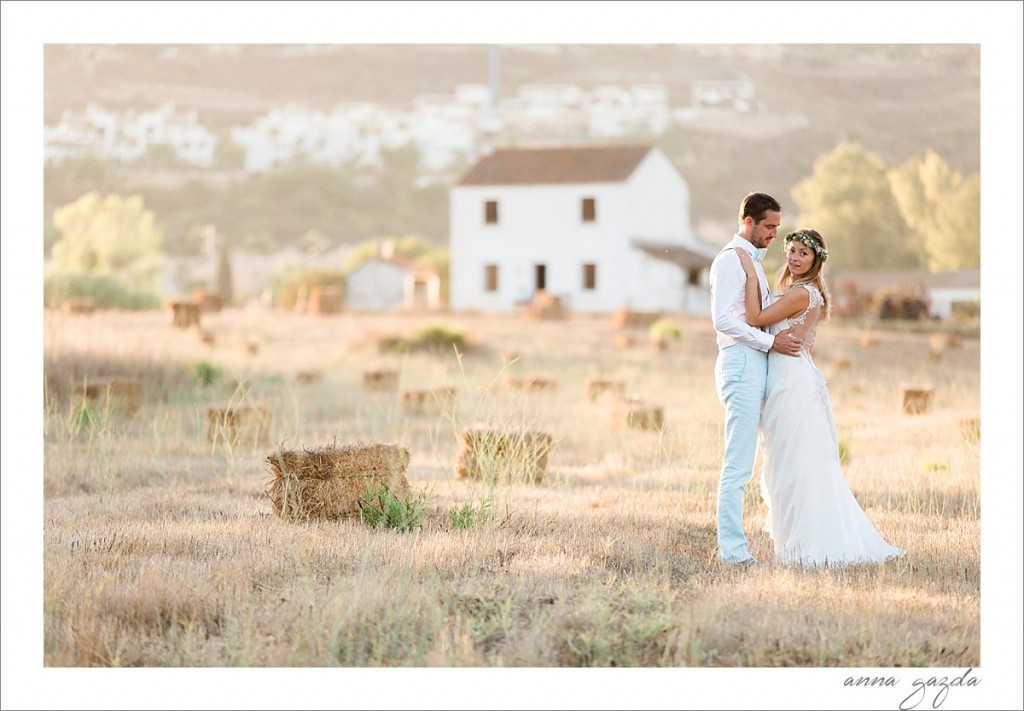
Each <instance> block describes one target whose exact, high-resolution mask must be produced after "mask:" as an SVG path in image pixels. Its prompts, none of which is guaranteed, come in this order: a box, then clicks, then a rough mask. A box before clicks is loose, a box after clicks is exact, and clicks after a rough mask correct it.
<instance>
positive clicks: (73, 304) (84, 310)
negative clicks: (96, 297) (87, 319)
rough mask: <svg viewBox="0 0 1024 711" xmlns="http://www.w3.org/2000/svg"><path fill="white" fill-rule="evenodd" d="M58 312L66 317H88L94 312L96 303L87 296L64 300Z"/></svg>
mask: <svg viewBox="0 0 1024 711" xmlns="http://www.w3.org/2000/svg"><path fill="white" fill-rule="evenodd" d="M60 310H61V311H62V312H64V313H65V314H67V315H69V316H70V315H89V314H91V313H93V312H94V311H95V310H96V302H95V301H93V300H92V299H91V298H89V297H87V296H83V297H79V298H74V297H73V298H70V299H65V300H64V302H63V303H62V304H61V305H60Z"/></svg>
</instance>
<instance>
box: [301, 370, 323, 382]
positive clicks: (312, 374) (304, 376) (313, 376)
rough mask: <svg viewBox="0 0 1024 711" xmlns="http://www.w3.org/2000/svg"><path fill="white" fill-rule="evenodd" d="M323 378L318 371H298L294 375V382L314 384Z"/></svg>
mask: <svg viewBox="0 0 1024 711" xmlns="http://www.w3.org/2000/svg"><path fill="white" fill-rule="evenodd" d="M322 377H323V373H321V372H320V371H319V370H300V371H299V372H298V373H296V374H295V380H296V382H299V383H315V382H318V381H319V380H320V379H321V378H322Z"/></svg>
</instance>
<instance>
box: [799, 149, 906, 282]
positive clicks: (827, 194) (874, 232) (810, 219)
mask: <svg viewBox="0 0 1024 711" xmlns="http://www.w3.org/2000/svg"><path fill="white" fill-rule="evenodd" d="M792 194H793V199H794V200H795V201H796V202H797V204H798V205H799V206H800V218H799V221H798V223H797V227H812V228H814V229H816V230H818V231H819V232H820V233H821V234H822V236H823V237H824V238H825V241H826V243H827V244H828V249H829V255H830V256H829V262H828V263H829V266H830V267H832V268H836V267H840V268H846V269H899V268H908V267H916V266H921V265H922V264H923V259H922V250H923V247H922V246H921V245H920V244H919V243H917V242H915V241H914V239H913V237H914V233H913V232H912V231H911V230H910V229H909V228H908V227H907V223H906V222H905V221H904V219H903V216H902V214H901V213H900V210H899V207H898V205H897V203H896V199H895V198H894V197H893V194H892V190H891V189H890V186H889V180H888V177H887V167H886V165H885V163H884V162H883V161H882V159H881V158H879V157H878V156H877V155H875V154H873V153H868V152H866V151H865V150H864V149H863V148H861V146H860V144H858V143H854V142H843V143H840V144H839V145H837V146H836V147H835V148H834V149H832V151H830V152H829V153H827V154H825V155H823V156H822V157H820V158H819V159H818V160H817V161H816V162H815V164H814V169H813V172H812V174H811V176H810V177H808V178H805V179H804V180H802V181H800V182H799V183H797V184H796V185H795V186H794V187H793V191H792Z"/></svg>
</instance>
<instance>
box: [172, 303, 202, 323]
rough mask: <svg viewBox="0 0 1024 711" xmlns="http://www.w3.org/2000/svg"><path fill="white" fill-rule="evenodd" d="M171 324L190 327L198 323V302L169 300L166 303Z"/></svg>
mask: <svg viewBox="0 0 1024 711" xmlns="http://www.w3.org/2000/svg"><path fill="white" fill-rule="evenodd" d="M167 310H168V313H169V314H170V317H171V325H172V326H174V327H176V328H192V327H193V326H198V325H199V304H198V303H197V302H195V301H171V302H169V303H168V304H167Z"/></svg>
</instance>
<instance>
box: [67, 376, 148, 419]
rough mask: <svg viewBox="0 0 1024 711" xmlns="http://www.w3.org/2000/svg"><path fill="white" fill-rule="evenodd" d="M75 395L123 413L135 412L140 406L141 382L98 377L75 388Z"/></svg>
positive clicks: (130, 413)
mask: <svg viewBox="0 0 1024 711" xmlns="http://www.w3.org/2000/svg"><path fill="white" fill-rule="evenodd" d="M75 395H76V396H77V397H78V398H84V399H86V400H89V401H90V402H95V403H96V405H97V406H98V407H104V408H106V407H109V408H110V409H111V410H116V411H118V412H122V413H124V414H129V415H132V414H135V413H136V412H138V411H139V409H140V408H141V407H142V383H140V382H139V381H137V380H119V379H116V378H100V379H97V380H90V381H87V382H86V383H84V384H82V385H79V386H78V387H76V388H75Z"/></svg>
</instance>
